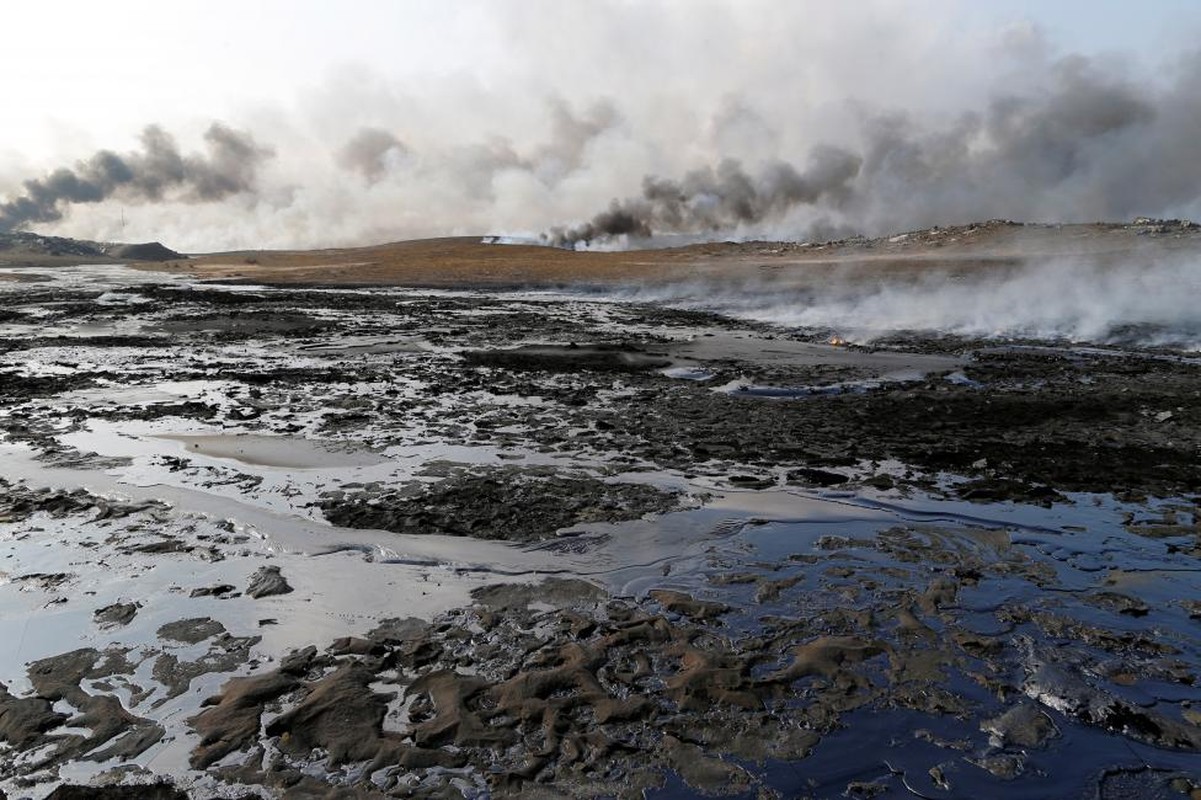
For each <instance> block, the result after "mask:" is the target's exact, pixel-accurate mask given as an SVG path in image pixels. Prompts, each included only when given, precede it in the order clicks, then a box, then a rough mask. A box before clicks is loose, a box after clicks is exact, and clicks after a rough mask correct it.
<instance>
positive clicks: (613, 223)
mask: <svg viewBox="0 0 1201 800" xmlns="http://www.w3.org/2000/svg"><path fill="white" fill-rule="evenodd" d="M1174 78H1175V80H1173V81H1170V82H1168V83H1167V84H1158V85H1147V84H1139V83H1135V82H1134V81H1133V80H1132V79H1131V78H1129V77H1127V76H1126V75H1125V74H1123V73H1121V72H1120V71H1119V72H1115V71H1113V70H1109V69H1107V68H1106V67H1105V65H1104V64H1101V63H1098V62H1096V61H1093V60H1090V59H1087V58H1083V57H1079V56H1070V57H1066V58H1063V59H1060V60H1059V61H1056V62H1053V63H1051V64H1049V65H1048V66H1047V67H1046V70H1045V74H1044V75H1043V76H1042V85H1041V86H1040V87H1039V88H1038V89H1035V90H1029V91H1026V92H1024V93H1022V92H1006V91H1005V90H1004V89H1002V90H1000V91H996V92H994V93H993V94H992V96H991V97H987V98H984V99H983V102H982V104H981V107H980V108H977V109H974V110H971V111H967V112H964V113H961V114H960V115H959V116H958V117H956V118H954V119H952V120H951V121H950V122H947V123H945V124H943V125H942V126H941V127H928V126H926V125H924V124H923V120H921V119H915V118H914V117H913V116H912V115H909V114H905V113H875V114H870V115H868V114H865V115H864V117H863V119H862V125H861V135H860V136H859V138H858V142H857V143H856V145H855V146H854V147H855V149H857V150H858V152H857V153H855V152H851V151H850V150H846V149H842V148H834V147H830V146H819V147H817V148H814V149H813V150H812V151H811V156H810V159H811V163H810V166H809V168H808V169H807V170H806V171H805V172H803V173H801V172H798V171H797V170H796V169H795V168H793V167H792V166H790V165H789V164H787V163H782V162H776V163H772V164H769V165H768V166H767V167H765V168H764V169H763V170H761V171H760V172H758V173H757V174H755V175H753V176H752V175H750V174H748V173H747V172H746V171H745V170H744V169H743V168H742V167H741V166H740V165H739V164H738V163H737V162H732V161H724V162H722V163H721V164H720V165H719V166H718V167H717V169H716V170H713V169H709V168H705V169H700V170H696V171H694V172H691V173H689V174H687V175H686V176H685V177H684V179H683V180H681V181H678V182H677V181H670V180H663V179H660V178H655V177H647V178H644V179H643V186H642V195H641V196H640V197H635V198H630V199H626V200H614V201H613V202H612V203H611V205H610V206H609V208H608V209H606V210H604V211H602V212H600V213H599V214H597V215H596V216H594V217H593V218H592V219H591V220H589V221H588V222H585V223H583V224H581V225H579V226H576V227H574V228H569V229H563V228H556V229H552V230H551V231H550V232H549V233H547V234H544V238H545V239H546V240H547V241H548V242H549V243H551V244H555V245H559V246H566V247H574V246H577V245H580V244H588V243H591V242H597V241H601V242H603V241H605V240H607V239H612V238H614V237H619V236H622V235H626V236H629V237H633V238H649V237H651V236H654V235H657V234H672V233H684V234H704V233H718V232H723V233H728V232H732V231H737V230H739V229H741V230H743V231H751V232H754V231H755V229H756V228H759V229H762V228H763V227H767V226H771V225H772V223H779V224H778V225H777V226H776V227H774V228H773V230H772V233H773V234H774V235H780V234H781V233H783V234H784V235H790V236H795V237H805V236H807V235H812V234H814V233H815V232H817V233H820V232H821V231H822V230H827V231H828V230H831V229H834V230H838V231H841V232H850V231H855V232H859V233H865V234H871V235H879V234H882V233H886V232H890V231H898V230H910V229H915V228H926V227H929V226H931V225H944V224H956V223H966V222H971V221H973V220H980V219H996V218H1005V219H1019V220H1023V221H1032V222H1090V221H1096V220H1120V219H1130V218H1132V217H1134V216H1138V215H1148V216H1188V215H1189V214H1190V212H1195V211H1196V210H1197V209H1198V208H1199V207H1201V135H1198V131H1201V93H1199V92H1197V91H1196V86H1197V85H1198V83H1201V55H1194V56H1193V57H1191V58H1190V59H1186V60H1185V61H1183V62H1181V63H1180V64H1179V65H1178V67H1177V69H1176V74H1175V76H1174Z"/></svg>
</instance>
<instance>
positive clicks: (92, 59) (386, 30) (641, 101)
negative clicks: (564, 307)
mask: <svg viewBox="0 0 1201 800" xmlns="http://www.w3.org/2000/svg"><path fill="white" fill-rule="evenodd" d="M3 13H4V16H5V26H4V27H5V30H6V32H7V35H6V36H5V37H4V39H5V42H4V46H3V47H0V75H3V76H4V78H3V80H4V88H3V92H4V94H3V96H4V104H5V109H6V111H5V114H4V119H3V126H2V127H0V203H3V202H7V205H6V206H0V208H3V209H7V212H3V211H0V225H3V224H5V223H4V220H5V219H7V220H8V221H9V222H8V223H7V224H6V225H5V226H6V227H9V228H30V229H33V230H37V231H40V232H46V233H55V234H61V235H71V236H79V237H82V238H95V239H101V240H106V239H125V240H136V239H156V240H162V241H164V242H167V243H168V244H171V245H173V246H178V247H180V248H184V249H190V250H213V249H222V248H233V247H258V246H264V247H269V246H275V247H284V246H324V245H341V244H362V243H368V242H376V241H383V240H389V239H398V238H408V237H415V236H432V235H451V234H477V233H478V234H485V233H495V234H505V235H514V236H531V237H533V236H538V235H541V234H545V233H547V232H551V231H555V230H559V231H560V233H561V232H562V231H563V230H566V231H567V232H568V234H571V232H572V231H577V232H582V233H583V234H585V235H587V236H589V237H591V238H590V241H591V240H592V239H596V240H604V239H607V238H612V236H613V234H611V233H610V232H608V228H613V230H614V231H617V233H616V234H615V235H616V236H617V237H618V238H620V237H621V236H625V235H627V233H629V232H630V231H632V232H633V234H634V235H636V236H641V235H644V234H646V235H655V234H670V233H698V232H700V233H702V234H705V235H709V234H712V235H727V234H729V235H752V234H755V235H758V234H770V235H774V236H777V237H780V238H805V237H807V236H814V235H819V234H821V233H831V232H840V231H849V230H855V231H860V230H862V231H864V232H877V231H880V230H883V229H886V228H890V227H895V226H902V227H903V226H905V225H910V224H913V225H917V224H927V223H928V224H934V223H933V222H931V221H932V220H938V219H941V218H942V217H943V216H947V215H948V214H950V215H952V216H953V212H954V211H955V210H956V209H963V211H964V213H967V212H972V213H976V212H978V213H994V212H995V213H1002V212H1009V211H1012V212H1013V213H1014V214H1015V215H1020V216H1023V217H1027V218H1037V219H1042V218H1050V217H1062V218H1063V219H1064V220H1066V221H1071V220H1074V219H1076V218H1089V215H1098V214H1100V215H1106V214H1119V213H1128V212H1130V211H1131V210H1136V209H1145V210H1146V212H1147V213H1151V214H1159V213H1169V212H1179V213H1185V212H1189V211H1191V210H1193V209H1196V208H1199V206H1198V204H1197V198H1196V197H1195V196H1193V195H1190V194H1189V192H1188V190H1187V189H1186V188H1181V186H1180V185H1178V184H1180V183H1182V182H1187V181H1186V179H1188V178H1191V175H1184V176H1174V175H1172V174H1171V173H1172V172H1173V170H1172V169H1171V168H1170V167H1166V166H1163V165H1156V164H1149V163H1143V162H1139V163H1138V164H1137V166H1138V170H1137V172H1136V171H1134V170H1133V168H1127V169H1125V171H1121V170H1119V171H1116V172H1115V170H1114V169H1112V168H1110V167H1103V166H1101V165H1103V164H1110V165H1114V164H1119V163H1121V162H1122V161H1123V160H1125V161H1131V159H1136V160H1137V159H1138V158H1142V156H1139V155H1138V154H1139V153H1140V152H1141V151H1142V150H1145V149H1146V145H1148V144H1149V143H1155V144H1156V146H1157V147H1159V148H1160V149H1161V151H1162V152H1169V153H1172V154H1173V155H1178V156H1179V157H1180V158H1185V157H1187V156H1188V155H1189V150H1188V147H1189V146H1190V145H1189V142H1188V141H1186V139H1187V137H1186V136H1185V135H1184V133H1183V131H1185V130H1186V129H1187V128H1188V126H1189V125H1191V124H1192V123H1193V122H1195V121H1196V120H1195V118H1194V117H1193V116H1191V114H1192V109H1191V106H1189V107H1188V108H1186V110H1185V111H1181V110H1180V109H1181V107H1182V102H1181V100H1180V97H1181V96H1182V93H1184V92H1186V89H1185V87H1186V86H1188V85H1189V81H1190V79H1191V78H1192V77H1194V75H1195V73H1196V72H1197V71H1198V66H1197V65H1196V63H1194V61H1195V59H1196V52H1197V45H1195V44H1194V43H1195V42H1197V41H1201V36H1199V35H1198V34H1201V3H1197V2H1193V1H1191V0H1151V1H1150V2H1145V3H1142V4H1139V7H1138V9H1137V10H1134V7H1133V6H1132V5H1131V4H1129V3H1128V2H1116V1H1115V0H1092V1H1091V2H1086V0H1042V1H1041V2H1040V1H1038V0H1010V1H1009V2H1000V0H998V1H997V2H987V1H986V0H974V1H971V0H962V1H961V2H956V1H955V0H924V1H919V0H911V1H910V2H889V1H888V0H861V2H856V3H830V2H828V0H822V1H821V2H809V1H808V0H796V1H795V2H784V1H783V0H776V2H768V1H766V0H729V2H716V1H714V0H676V1H675V2H672V1H670V0H661V1H660V2H632V1H631V2H626V1H623V0H588V1H587V2H584V0H579V1H578V2H572V1H570V0H559V1H558V2H544V1H542V0H487V1H485V0H461V1H460V2H445V1H443V2H425V1H423V0H409V1H408V2H404V1H403V0H390V1H388V0H343V2H339V3H332V2H316V1H315V0H289V1H288V2H280V1H278V0H258V1H257V2H245V1H243V2H236V3H235V2H227V1H226V0H204V2H193V0H174V1H173V2H170V3H163V2H141V1H135V0H108V1H107V2H103V3H97V2H52V1H51V0H41V1H40V2H27V1H26V0H10V1H9V2H6V3H5V4H4V8H3ZM1190 58H1193V59H1194V61H1190ZM1079 98H1085V100H1080V99H1079ZM1086 100H1087V101H1088V102H1089V103H1090V104H1089V105H1088V106H1087V108H1075V106H1076V105H1081V104H1083V103H1084V102H1085V101H1086ZM1093 101H1095V102H1093ZM1183 105H1187V103H1185V104H1183ZM1015 108H1016V109H1017V110H1014V109H1015ZM1063 109H1068V110H1067V111H1064V110H1063ZM1073 109H1075V110H1073ZM151 125H153V126H156V128H155V130H156V131H157V133H156V134H154V135H153V136H152V137H150V138H153V140H154V146H153V147H152V146H151V144H150V139H148V135H147V133H146V128H147V126H151ZM1019 128H1020V130H1018V129H1019ZM1140 142H1141V143H1142V145H1140ZM1078 143H1082V144H1078ZM823 148H824V149H823ZM1172 148H1176V149H1172ZM1036 150H1037V153H1038V154H1039V155H1038V158H1033V157H1031V156H1029V153H1030V152H1035V151H1036ZM102 151H111V152H112V153H114V154H116V155H117V156H118V157H119V158H120V163H119V164H118V165H117V167H113V166H112V164H111V163H110V164H109V165H108V166H106V167H104V170H105V171H104V172H103V175H101V176H100V177H97V175H98V173H97V171H96V170H97V169H98V167H96V166H94V165H93V167H88V166H87V165H88V164H89V160H90V159H93V157H94V155H95V154H96V153H98V152H102ZM835 151H837V152H835ZM731 160H732V162H731ZM731 163H734V164H735V166H733V167H732V166H730V164H731ZM723 165H724V166H723ZM785 167H787V169H785ZM59 168H65V169H67V170H70V171H71V176H74V178H73V181H74V182H70V181H68V182H66V183H64V182H63V180H61V178H62V176H61V175H60V176H59V178H60V180H57V182H55V181H51V180H50V176H52V174H53V171H54V170H56V169H59ZM706 171H707V172H706ZM1015 174H1020V176H1021V180H1020V181H1017V180H1011V177H1012V176H1013V175H1015ZM1048 176H1049V177H1048ZM1140 176H1144V177H1140ZM1145 176H1150V177H1145ZM77 179H83V181H82V185H81V181H80V180H77ZM648 179H652V183H653V181H660V183H658V184H654V185H656V186H660V187H663V186H666V190H667V191H668V193H673V194H671V196H672V197H673V198H676V199H672V200H670V201H663V200H661V199H655V198H654V197H652V196H650V195H649V194H648V188H647V187H648V183H647V181H648ZM27 181H35V182H40V183H38V184H37V186H35V187H34V188H33V189H30V188H29V187H28V186H27V185H26V182H27ZM1131 181H1134V183H1135V185H1133V186H1132V187H1131V188H1130V189H1129V191H1125V190H1122V191H1121V194H1122V197H1120V198H1119V197H1115V192H1118V191H1119V189H1120V187H1122V186H1125V185H1127V184H1128V183H1129V182H1131ZM986 185H993V186H997V185H1000V188H999V189H998V190H997V191H996V192H993V193H992V194H990V195H989V196H986V195H985V192H984V189H983V188H982V187H984V186H986ZM732 191H737V192H740V193H741V194H738V196H735V195H733V194H731V192H732ZM39 192H40V193H39ZM22 197H26V198H27V199H28V198H30V197H31V198H33V200H34V201H36V202H34V203H33V204H32V205H30V204H29V203H26V204H24V205H21V206H20V207H19V208H18V206H16V205H14V203H16V202H17V201H19V200H20V199H21V198H22ZM905 197H920V198H922V199H921V201H920V202H916V203H915V204H914V205H915V210H913V211H912V212H911V213H898V212H897V211H896V210H895V206H896V205H897V198H905ZM1031 197H1033V198H1034V199H1033V200H1031V199H1030V198H1031ZM680 198H684V199H683V200H681V199H680ZM1023 198H1024V199H1023ZM613 201H616V204H617V205H616V206H611V205H610V204H611V202H613ZM681 203H683V205H682V206H681ZM612 210H617V211H621V212H622V213H626V212H628V213H629V214H632V215H633V217H634V219H633V221H632V222H631V221H628V220H626V221H622V222H621V223H620V224H616V225H608V228H606V224H604V223H605V220H601V221H600V223H599V224H598V223H597V218H598V215H599V216H603V215H604V214H605V213H606V212H608V211H612ZM5 213H7V217H5V216H4V214H5ZM623 219H624V218H623ZM14 220H16V221H14ZM610 221H611V220H610ZM947 221H953V220H947ZM561 238H562V237H561ZM567 239H568V240H570V239H571V236H570V235H569V236H568V237H567ZM573 241H576V242H577V243H578V242H579V240H573Z"/></svg>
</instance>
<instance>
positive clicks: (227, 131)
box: [0, 122, 271, 232]
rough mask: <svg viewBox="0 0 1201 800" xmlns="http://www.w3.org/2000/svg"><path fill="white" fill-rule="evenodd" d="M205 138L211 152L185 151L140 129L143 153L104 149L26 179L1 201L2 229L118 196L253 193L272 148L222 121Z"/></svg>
mask: <svg viewBox="0 0 1201 800" xmlns="http://www.w3.org/2000/svg"><path fill="white" fill-rule="evenodd" d="M204 141H205V145H206V149H207V150H208V153H207V155H204V154H199V153H193V154H190V155H184V154H182V153H180V151H179V147H178V145H177V144H176V143H175V139H174V138H173V137H172V136H171V135H170V134H169V133H167V132H166V131H164V130H163V129H162V128H161V127H159V126H157V125H149V126H147V127H146V128H145V129H144V130H143V131H142V135H141V142H142V150H141V151H140V152H133V153H126V154H124V155H119V154H117V153H114V152H113V151H111V150H101V151H100V152H98V153H96V154H95V155H93V156H91V157H90V158H88V159H87V160H86V161H81V162H79V163H78V164H76V165H75V166H74V167H60V168H58V169H56V170H54V171H53V172H51V173H50V174H49V175H47V176H45V177H43V178H35V179H30V180H27V181H25V183H24V193H23V194H21V195H19V196H17V197H16V198H14V199H12V200H9V201H8V202H5V203H0V232H4V231H11V230H14V229H17V228H23V227H26V226H28V225H31V224H38V223H48V222H57V221H59V220H61V219H62V218H63V215H64V214H65V213H66V211H65V208H66V207H68V206H71V205H74V204H78V203H100V202H103V201H104V200H107V199H108V198H110V197H114V196H118V197H120V198H121V199H124V200H128V201H131V202H144V203H153V202H159V201H162V200H164V199H166V198H167V196H168V193H172V194H173V195H174V199H176V200H178V201H181V202H185V203H211V202H216V201H219V200H223V199H225V198H226V197H229V196H230V195H233V194H238V193H242V192H250V191H253V189H254V180H255V171H256V169H257V167H258V165H259V163H260V162H261V161H262V160H263V159H265V158H267V157H268V156H270V155H271V151H270V150H269V149H266V148H263V147H260V146H259V145H257V144H256V143H255V141H254V138H253V137H252V136H250V134H248V133H243V132H240V131H236V130H233V129H232V128H229V127H227V126H225V125H222V124H221V123H219V122H214V123H213V124H212V125H211V126H209V128H208V130H207V131H205V133H204Z"/></svg>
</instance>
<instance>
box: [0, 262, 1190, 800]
mask: <svg viewBox="0 0 1201 800" xmlns="http://www.w3.org/2000/svg"><path fill="white" fill-rule="evenodd" d="M12 274H13V275H17V276H19V277H20V278H21V280H11V281H3V282H0V459H2V460H0V643H2V645H3V646H2V647H0V687H2V688H0V793H3V792H6V793H7V796H8V797H34V798H38V797H44V796H55V797H68V796H71V797H74V796H89V797H127V796H128V797H148V796H158V797H178V796H182V795H181V794H180V793H185V792H186V793H187V795H188V796H192V797H246V796H257V797H297V798H308V797H389V796H395V797H409V796H428V797H460V796H467V797H484V796H511V795H512V796H515V795H520V796H531V797H560V796H567V797H573V796H574V797H597V796H600V797H604V796H620V797H638V796H644V795H645V796H649V797H673V798H674V797H694V796H712V795H720V796H739V797H743V796H744V797H911V796H917V797H947V798H952V797H962V798H978V797H995V796H1014V797H1019V796H1020V797H1089V798H1091V797H1101V798H1135V797H1138V798H1142V797H1165V798H1168V797H1190V796H1191V797H1194V798H1196V797H1198V796H1201V687H1199V686H1198V680H1199V677H1201V676H1199V670H1201V573H1199V568H1201V511H1199V508H1198V504H1199V503H1201V498H1199V497H1198V495H1199V494H1201V357H1198V356H1197V355H1196V354H1188V353H1175V352H1171V351H1166V350H1155V351H1148V350H1135V349H1132V350H1117V349H1114V348H1098V347H1083V346H1077V347H1071V346H1064V345H1056V344H1052V343H1046V342H1016V343H1015V342H997V341H988V342H984V341H963V340H957V339H941V338H940V339H930V338H918V337H912V336H909V337H906V336H900V337H896V338H894V339H891V340H889V342H888V343H887V346H886V347H885V346H880V347H878V348H876V349H871V350H868V349H864V348H858V347H848V346H832V345H829V344H827V343H826V342H825V339H826V336H827V334H825V333H821V334H819V333H818V332H799V333H798V332H788V331H783V330H775V329H771V328H768V327H764V326H754V325H750V324H748V323H745V322H738V321H735V320H731V319H727V318H723V317H719V316H715V315H710V314H705V313H698V312H687V311H679V310H672V309H670V308H664V307H657V306H653V305H639V304H633V303H627V302H616V301H614V300H613V299H612V298H604V297H589V296H587V295H582V294H581V295H575V296H571V295H549V294H547V295H536V294H524V295H522V294H510V295H504V294H482V293H471V292H459V293H446V292H442V293H433V292H414V291H405V290H400V289H386V290H385V289H348V288H340V289H318V288H313V289H298V288H295V287H290V288H286V289H285V288H269V287H262V286H247V285H225V286H221V285H200V284H191V283H188V282H187V281H185V280H183V279H179V278H172V277H167V276H162V275H155V274H153V273H133V272H128V271H125V270H123V269H121V268H116V267H103V268H77V269H56V270H54V271H49V270H47V271H42V272H37V271H30V270H25V271H13V272H12ZM161 781H166V782H168V783H170V784H171V785H170V786H167V785H163V786H158V787H157V788H155V789H153V790H151V789H148V788H144V787H143V788H138V789H128V788H125V789H122V788H119V787H120V786H122V785H125V784H147V783H156V782H161ZM81 785H92V786H94V787H107V788H103V789H95V790H94V792H93V793H92V794H86V795H85V794H79V793H78V792H77V790H73V789H71V788H70V787H72V786H81ZM72 791H76V793H75V794H72V793H71V792H72ZM0 796H3V795H2V794H0Z"/></svg>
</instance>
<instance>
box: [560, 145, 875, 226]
mask: <svg viewBox="0 0 1201 800" xmlns="http://www.w3.org/2000/svg"><path fill="white" fill-rule="evenodd" d="M860 166H861V159H860V158H859V157H858V156H856V155H854V154H853V153H849V152H847V151H846V150H842V149H840V148H837V147H830V146H821V147H816V148H814V149H813V152H812V153H811V154H810V158H809V168H808V169H807V170H805V172H804V173H801V172H798V171H797V170H796V168H795V167H793V166H792V165H791V164H787V163H784V162H782V161H777V162H773V163H770V164H768V165H767V166H765V167H764V168H763V169H762V170H761V171H760V172H759V173H758V174H756V175H753V176H752V175H750V174H748V173H747V172H746V171H745V170H744V169H743V167H742V165H741V164H740V163H739V162H738V161H736V160H734V159H725V160H724V161H722V162H721V163H720V164H719V165H718V166H717V169H716V170H714V169H709V168H703V169H698V170H694V171H692V172H689V173H688V174H687V175H685V176H684V179H683V180H681V181H673V180H668V179H665V178H657V177H653V176H648V177H646V178H644V179H643V181H642V196H641V197H639V198H634V199H630V200H625V201H617V200H614V201H613V203H612V204H611V205H610V206H609V208H608V209H607V210H606V211H602V212H601V213H599V214H597V215H596V216H595V217H593V218H592V219H591V220H590V221H588V222H586V223H584V224H583V225H580V226H579V227H576V228H570V229H567V230H563V229H557V230H553V231H551V232H550V234H548V235H547V239H548V241H549V242H550V243H551V244H554V245H556V246H560V247H563V246H574V245H575V244H576V243H577V242H583V243H589V242H592V241H595V240H604V239H609V238H612V237H615V236H623V235H624V236H631V237H634V238H649V237H650V236H652V235H654V234H655V233H661V232H670V233H701V234H703V233H715V232H718V231H722V230H729V229H732V228H736V227H738V226H739V225H747V224H755V223H758V222H762V221H764V220H767V219H771V218H773V217H777V216H779V215H781V214H783V213H784V212H786V211H787V210H788V209H789V208H792V207H793V206H795V205H798V204H801V203H804V204H809V205H813V204H816V203H818V202H825V203H828V204H831V205H834V206H837V205H839V204H840V203H842V202H843V201H844V200H845V199H846V198H847V196H848V193H849V184H850V181H852V180H853V179H854V178H855V176H856V175H858V174H859V169H860Z"/></svg>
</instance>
